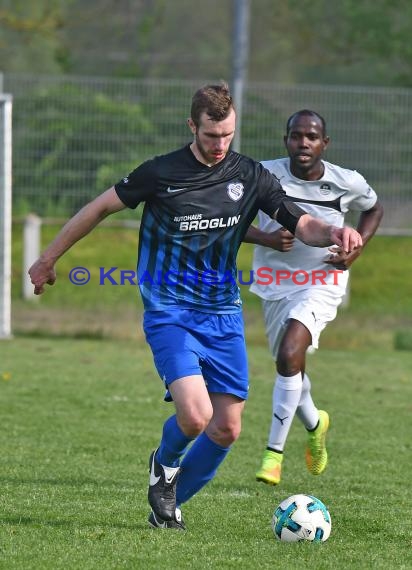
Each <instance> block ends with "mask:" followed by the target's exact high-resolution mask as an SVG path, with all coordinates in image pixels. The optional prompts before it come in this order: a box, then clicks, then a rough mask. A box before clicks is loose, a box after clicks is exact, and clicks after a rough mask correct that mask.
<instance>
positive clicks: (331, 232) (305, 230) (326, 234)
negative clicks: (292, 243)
mask: <svg viewBox="0 0 412 570" xmlns="http://www.w3.org/2000/svg"><path fill="white" fill-rule="evenodd" d="M295 236H296V237H297V238H298V239H300V240H301V241H303V242H304V243H306V244H307V245H312V246H315V247H325V246H328V245H337V246H339V247H340V248H342V250H343V251H345V252H347V253H349V252H351V251H353V250H355V249H357V248H359V247H362V237H361V235H360V234H359V233H358V232H357V231H356V230H354V229H353V228H350V227H348V226H344V227H343V228H338V227H336V226H330V225H328V224H325V223H324V222H322V221H321V220H319V219H317V218H313V217H312V216H310V215H309V214H304V215H303V216H301V217H300V218H299V220H298V223H297V225H296V230H295Z"/></svg>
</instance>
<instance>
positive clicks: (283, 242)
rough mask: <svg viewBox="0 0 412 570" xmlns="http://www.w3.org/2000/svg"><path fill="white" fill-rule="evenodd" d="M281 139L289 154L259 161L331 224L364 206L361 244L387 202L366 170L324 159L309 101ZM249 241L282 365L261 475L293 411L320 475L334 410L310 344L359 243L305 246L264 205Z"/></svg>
mask: <svg viewBox="0 0 412 570" xmlns="http://www.w3.org/2000/svg"><path fill="white" fill-rule="evenodd" d="M284 143H285V146H286V149H287V152H288V155H289V156H288V157H287V158H280V159H276V160H268V161H263V162H262V164H263V165H264V166H265V167H266V168H267V169H268V170H269V171H270V172H272V174H273V175H274V176H275V177H276V178H277V179H278V180H279V182H280V183H281V185H282V187H283V189H284V190H285V191H286V194H287V195H288V196H290V197H293V201H294V202H295V203H296V204H298V205H299V206H300V207H301V208H302V209H304V210H305V211H306V212H307V213H309V214H311V215H312V216H315V217H318V218H320V219H323V220H324V221H325V222H327V223H328V224H333V225H336V226H339V227H341V226H343V224H344V218H345V214H346V213H347V212H348V211H350V210H352V211H357V212H360V215H359V219H358V224H357V230H358V232H359V233H360V234H361V236H362V239H363V247H364V246H365V244H366V243H367V242H368V241H369V239H370V238H371V237H372V236H373V235H374V233H375V232H376V229H377V228H378V226H379V223H380V220H381V218H382V215H383V208H382V206H381V204H380V203H379V201H378V198H377V195H376V192H375V191H374V190H373V189H372V188H371V187H370V186H369V184H368V183H367V181H366V180H365V178H364V177H363V176H362V175H361V174H359V173H358V172H356V171H355V170H348V169H346V168H342V167H340V166H337V165H336V164H331V163H330V162H327V161H325V160H323V159H322V156H323V153H324V151H325V150H326V148H327V146H328V143H329V137H328V136H327V134H326V124H325V120H324V119H323V118H322V117H321V116H320V115H319V114H318V113H315V112H314V111H310V110H307V109H305V110H302V111H298V112H296V113H294V114H293V115H292V116H291V117H290V118H289V119H288V121H287V124H286V135H285V136H284ZM244 241H247V242H250V243H255V244H256V247H255V250H254V257H253V271H254V282H253V284H252V285H251V291H252V292H253V293H255V294H256V295H258V296H259V297H261V298H262V303H263V314H264V320H265V326H266V335H267V338H268V341H269V346H270V350H271V353H272V355H273V358H274V360H275V361H276V367H277V375H276V379H275V385H274V389H273V411H272V422H271V426H270V431H269V437H268V441H267V447H266V450H265V452H264V455H263V460H262V464H261V467H260V469H259V470H258V471H257V473H256V479H257V480H258V481H262V482H264V483H267V484H269V485H277V484H278V483H279V482H280V480H281V469H282V460H283V451H284V447H285V444H286V439H287V436H288V433H289V430H290V427H291V424H292V421H293V418H294V416H295V414H296V415H297V416H298V418H299V419H300V420H301V421H302V423H303V425H304V427H305V428H306V430H307V443H306V451H305V458H306V465H307V468H308V470H309V471H310V472H311V473H312V474H313V475H319V474H320V473H322V472H323V471H324V469H325V468H326V465H327V461H328V456H327V451H326V445H325V438H326V432H327V430H328V427H329V415H328V413H327V412H326V411H324V410H318V409H317V407H316V406H315V404H314V402H313V399H312V396H311V383H310V379H309V377H308V375H307V374H306V373H305V357H306V352H307V350H308V349H309V348H310V347H312V348H313V349H316V348H318V341H319V336H320V333H321V332H322V330H323V329H324V328H325V327H326V325H327V324H328V323H329V322H330V321H332V320H333V319H334V318H335V317H336V313H337V308H338V306H339V304H340V303H341V301H342V298H343V296H344V294H345V290H346V286H347V282H348V277H349V274H348V271H346V270H347V269H348V268H349V267H350V265H351V264H352V263H353V261H354V260H355V259H356V258H357V257H358V256H359V255H360V254H361V251H362V249H361V248H360V249H357V250H356V251H353V252H352V253H350V254H346V253H345V252H343V251H340V250H338V249H337V248H335V250H334V251H331V250H330V249H328V248H313V247H308V246H307V245H305V244H304V243H303V242H301V241H299V240H298V239H296V238H295V237H294V236H293V235H292V234H291V233H290V232H289V231H287V230H286V229H285V228H283V227H281V225H280V224H279V223H277V222H276V221H274V220H273V219H271V218H270V217H269V216H267V215H266V214H265V213H263V212H261V211H260V212H259V227H258V228H256V227H254V226H251V227H250V228H249V231H248V233H247V236H246V238H245V240H244Z"/></svg>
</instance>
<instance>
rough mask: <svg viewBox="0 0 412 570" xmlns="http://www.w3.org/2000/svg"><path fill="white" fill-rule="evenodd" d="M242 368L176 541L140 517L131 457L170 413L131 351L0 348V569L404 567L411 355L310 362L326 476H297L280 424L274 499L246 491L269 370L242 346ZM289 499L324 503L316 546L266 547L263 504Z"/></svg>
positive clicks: (132, 345) (137, 347)
mask: <svg viewBox="0 0 412 570" xmlns="http://www.w3.org/2000/svg"><path fill="white" fill-rule="evenodd" d="M22 355H23V357H22ZM249 357H250V374H251V391H250V398H249V401H248V403H247V404H246V407H245V412H244V420H243V430H242V434H241V436H240V439H239V441H238V442H237V443H236V444H235V445H234V447H233V450H232V451H231V453H230V454H229V456H228V457H227V459H226V461H225V462H224V463H223V464H222V466H221V467H220V469H219V471H218V474H217V476H216V478H215V479H214V481H213V482H212V483H210V484H209V485H208V486H207V487H206V488H205V489H203V490H202V491H201V492H200V493H199V494H198V495H197V496H195V497H193V498H192V499H191V500H190V501H189V502H188V503H187V504H186V505H185V506H184V508H183V511H184V516H185V520H186V524H187V527H188V530H187V532H186V533H177V532H173V531H170V532H169V531H154V530H151V529H149V528H148V527H147V522H146V520H147V515H148V505H147V483H148V475H147V461H148V457H149V454H150V452H151V450H152V449H153V448H154V446H156V445H157V443H158V441H159V438H160V434H161V426H162V423H163V421H164V420H165V419H166V417H168V415H169V414H170V413H171V410H172V407H171V404H166V403H164V402H163V401H162V399H163V388H162V384H161V381H160V380H159V379H158V378H157V375H156V373H155V370H154V367H153V364H152V360H151V356H150V354H149V349H148V348H147V346H146V345H145V343H144V342H141V343H136V342H131V341H126V342H125V341H123V342H114V341H111V342H108V341H90V340H82V341H80V340H77V341H75V340H67V339H57V340H56V339H54V340H53V339H28V338H15V339H14V340H12V341H3V342H1V343H0V391H1V398H0V416H1V418H2V432H3V438H2V462H1V468H0V470H1V480H2V487H3V498H2V515H1V520H0V526H1V535H2V540H1V563H0V565H1V566H2V567H4V568H10V569H11V568H12V569H13V570H29V569H30V570H31V569H35V568H41V569H42V570H63V569H64V570H78V569H80V568H81V569H82V570H106V569H107V570H109V569H110V570H111V569H114V568H128V569H129V568H130V569H135V568H145V569H147V570H152V569H153V570H154V569H157V568H160V567H162V566H164V564H165V559H167V565H168V566H170V567H176V568H183V569H192V568H194V567H196V568H199V569H201V570H203V569H206V568H213V569H226V568H227V569H233V570H235V569H236V570H237V569H238V568H242V570H243V569H244V570H255V569H256V568H257V567H258V568H262V569H264V570H269V569H270V570H271V569H273V568H274V567H282V568H287V569H291V570H295V569H296V570H298V569H301V568H316V569H321V570H329V569H331V570H335V569H337V568H339V569H340V568H351V569H353V570H364V569H365V568H374V569H375V568H376V569H382V570H384V569H387V568H390V569H394V568H396V569H405V570H406V569H407V568H410V567H411V565H412V557H411V549H410V545H411V540H412V535H411V528H410V524H409V523H408V504H407V502H405V496H406V495H407V489H408V486H409V480H410V454H411V443H410V433H409V431H410V430H409V426H410V401H411V398H412V382H411V374H410V370H411V368H412V355H411V353H407V352H400V353H390V352H385V351H379V352H374V353H373V352H356V351H351V352H346V351H325V352H322V351H320V352H319V353H318V354H317V355H316V356H314V357H311V358H310V359H309V363H308V373H309V375H310V377H311V379H312V382H313V391H314V396H315V399H316V401H317V402H318V404H319V406H321V407H322V408H325V409H327V410H328V411H329V413H330V416H331V430H330V432H329V436H328V451H329V465H328V468H327V470H326V471H325V473H324V474H322V475H321V476H319V477H313V476H312V475H310V474H309V473H308V472H307V471H306V468H305V462H304V444H305V433H304V430H303V428H302V426H301V425H300V423H299V422H298V420H296V421H295V423H294V425H293V426H292V430H291V433H290V437H289V439H288V445H287V449H286V452H285V460H284V473H283V480H282V483H281V485H280V486H279V487H277V488H273V487H267V486H264V485H263V484H261V483H256V481H255V480H254V474H255V471H256V468H257V467H258V465H259V461H260V459H261V454H262V453H263V450H264V448H265V444H266V436H267V429H268V425H269V421H270V413H271V409H270V406H271V404H270V402H271V393H272V383H273V363H272V361H271V359H270V356H269V354H268V351H267V349H266V347H264V348H259V347H254V348H252V349H250V350H249ZM382 370H388V371H390V381H388V378H387V375H385V374H382ZM331 375H332V376H331ZM393 462H396V469H394V468H393ZM296 492H298V493H310V494H313V495H315V496H318V497H319V498H320V499H322V500H324V502H325V503H326V505H327V506H328V507H329V509H330V512H331V516H332V525H333V526H332V534H331V536H330V538H329V540H328V541H327V542H326V543H325V544H322V545H314V544H308V543H306V544H283V543H280V542H278V541H276V540H275V538H274V537H273V534H272V531H271V528H270V520H271V516H272V512H273V510H274V508H275V506H276V505H277V504H278V503H279V502H280V500H281V499H283V498H286V497H287V496H289V495H291V494H294V493H296ZM165 557H166V558H165Z"/></svg>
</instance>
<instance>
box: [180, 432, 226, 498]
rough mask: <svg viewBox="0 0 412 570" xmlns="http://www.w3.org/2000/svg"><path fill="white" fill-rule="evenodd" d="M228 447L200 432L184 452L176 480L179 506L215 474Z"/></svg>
mask: <svg viewBox="0 0 412 570" xmlns="http://www.w3.org/2000/svg"><path fill="white" fill-rule="evenodd" d="M229 450H230V447H221V446H220V445H217V444H216V443H214V442H213V441H212V440H211V439H209V437H208V436H207V435H206V433H205V432H203V433H202V434H200V435H199V436H198V438H197V439H196V440H195V442H194V443H193V445H192V447H191V448H190V449H189V451H188V452H187V453H186V455H185V456H184V458H183V461H182V464H181V472H180V475H179V479H178V482H177V494H176V504H177V505H178V506H179V505H181V504H182V503H185V502H186V501H188V500H189V499H190V497H193V495H194V494H195V493H197V492H198V491H200V489H201V488H202V487H204V486H205V485H206V483H208V482H209V481H210V480H211V479H213V477H214V476H215V474H216V471H217V468H218V467H219V465H220V464H221V463H222V461H223V460H224V458H225V457H226V455H227V454H228V452H229Z"/></svg>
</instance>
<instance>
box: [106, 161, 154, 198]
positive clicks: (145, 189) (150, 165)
mask: <svg viewBox="0 0 412 570" xmlns="http://www.w3.org/2000/svg"><path fill="white" fill-rule="evenodd" d="M155 180H156V177H155V172H154V160H153V159H152V160H147V161H146V162H144V163H143V164H141V165H140V166H138V167H137V168H136V169H135V170H133V172H131V173H130V174H129V175H128V176H126V177H125V178H123V179H122V180H120V181H119V182H117V184H115V185H114V189H115V190H116V193H117V195H118V196H119V198H120V200H121V201H122V202H123V204H125V206H127V207H128V208H132V209H134V208H137V206H138V205H139V204H140V202H144V201H146V200H148V199H149V198H150V197H151V196H152V195H153V193H154V190H155Z"/></svg>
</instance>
